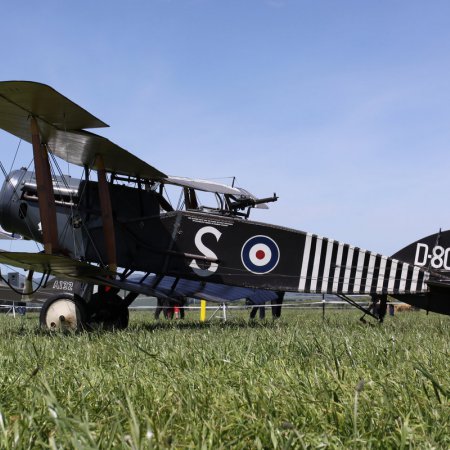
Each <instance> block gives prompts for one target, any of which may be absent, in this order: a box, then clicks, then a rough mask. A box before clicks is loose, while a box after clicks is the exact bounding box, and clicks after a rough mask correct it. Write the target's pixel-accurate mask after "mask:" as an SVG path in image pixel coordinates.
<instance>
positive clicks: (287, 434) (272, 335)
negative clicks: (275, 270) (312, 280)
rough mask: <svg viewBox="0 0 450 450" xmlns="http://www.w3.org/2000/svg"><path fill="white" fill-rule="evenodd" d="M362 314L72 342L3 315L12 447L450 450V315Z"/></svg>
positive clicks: (296, 316)
mask: <svg viewBox="0 0 450 450" xmlns="http://www.w3.org/2000/svg"><path fill="white" fill-rule="evenodd" d="M359 316H360V314H359V313H357V312H354V311H338V312H329V313H327V318H326V320H325V321H323V320H322V317H321V313H320V312H318V311H317V312H316V311H302V312H298V311H289V312H288V311H285V312H284V315H283V317H282V318H281V319H280V320H279V321H278V322H272V321H271V320H268V321H267V322H264V323H261V322H254V323H252V324H249V323H248V321H247V320H244V318H241V319H240V318H239V317H236V316H234V317H233V318H232V319H231V320H230V321H228V322H227V323H221V322H219V321H216V322H213V323H206V324H199V323H198V322H195V321H193V320H191V321H190V320H187V321H185V322H173V323H168V322H161V323H155V322H154V321H153V319H152V318H151V315H150V314H149V313H143V312H141V313H133V314H132V318H131V326H130V328H129V329H128V330H126V331H122V332H117V333H111V332H91V333H80V334H73V335H66V336H64V335H60V334H54V335H52V334H48V333H45V332H41V331H40V330H39V329H38V328H37V317H36V316H34V317H33V316H32V315H29V316H27V317H26V318H16V319H13V318H12V317H11V316H7V317H6V316H1V317H0V348H1V351H0V361H1V363H0V448H2V449H3V448H8V449H10V448H11V449H12V448H64V449H65V448H80V449H87V448H101V449H108V448H135V449H138V448H168V447H173V448H198V449H203V448H214V449H217V448H242V449H251V448H256V449H258V448H442V449H448V448H450V379H449V378H450V377H449V362H450V359H449V356H450V351H449V349H450V346H449V338H450V318H449V317H446V316H439V315H434V314H433V315H429V316H426V315H425V314H424V313H422V312H420V313H417V312H416V313H411V312H410V313H403V314H398V315H397V316H396V317H394V318H390V317H389V318H387V320H386V322H385V324H383V325H382V326H379V325H377V324H373V325H363V324H362V323H360V322H359V321H358V318H359ZM245 317H246V316H245Z"/></svg>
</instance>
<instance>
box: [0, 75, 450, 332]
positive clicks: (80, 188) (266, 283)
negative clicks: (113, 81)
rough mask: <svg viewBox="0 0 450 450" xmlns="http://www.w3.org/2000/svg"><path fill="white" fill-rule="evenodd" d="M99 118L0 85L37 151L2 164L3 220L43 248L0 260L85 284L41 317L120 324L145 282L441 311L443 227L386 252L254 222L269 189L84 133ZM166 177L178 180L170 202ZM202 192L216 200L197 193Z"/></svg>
mask: <svg viewBox="0 0 450 450" xmlns="http://www.w3.org/2000/svg"><path fill="white" fill-rule="evenodd" d="M106 126H107V125H106V124H105V123H104V122H102V121H101V120H99V119H97V118H96V117H94V116H93V115H91V114H90V113H88V112H87V111H85V110H84V109H82V108H81V107H79V106H78V105H76V104H75V103H73V102H72V101H70V100H69V99H67V98H66V97H64V96H62V95H61V94H59V93H58V92H56V91H55V90H54V89H52V88H51V87H49V86H47V85H43V84H40V83H35V82H24V81H9V82H1V83H0V128H2V129H3V130H5V131H7V132H9V133H11V134H13V135H15V136H17V137H18V138H20V139H22V140H25V141H28V142H31V144H32V149H33V156H34V171H28V170H27V169H19V170H14V171H12V172H11V173H9V174H8V173H6V171H4V172H5V173H4V175H5V181H4V183H3V187H2V190H1V192H0V225H1V226H2V227H3V228H4V229H5V230H6V231H8V232H10V233H15V234H19V235H21V236H23V237H24V238H25V239H32V240H34V241H38V242H40V243H42V244H43V246H44V251H43V252H42V253H25V252H0V263H6V264H10V265H15V266H17V267H21V268H23V269H26V270H28V271H29V273H30V274H33V272H39V273H42V274H43V282H42V283H43V284H44V285H45V280H46V277H48V276H49V275H50V274H51V275H54V276H57V277H63V278H66V279H72V280H77V281H80V282H82V284H81V286H82V288H80V290H79V292H78V293H77V294H71V295H61V294H58V295H56V296H54V297H53V298H50V299H48V300H47V301H46V303H45V304H44V306H43V308H42V311H41V318H40V321H41V324H42V325H43V326H46V327H48V328H58V329H59V328H65V327H68V328H78V327H81V326H84V325H85V324H89V323H103V324H105V325H112V326H115V327H117V328H124V327H126V326H127V324H128V306H129V305H130V304H131V303H132V302H133V301H134V299H135V298H136V297H137V296H138V295H139V294H141V293H142V294H147V295H155V296H157V297H163V298H164V297H168V298H176V297H180V296H190V297H197V298H203V299H207V300H211V301H218V302H223V301H227V300H228V301H231V300H237V299H241V298H251V299H253V301H254V302H255V303H264V302H266V301H269V300H274V299H276V298H281V297H282V295H283V293H284V292H304V293H327V294H336V295H338V296H340V297H341V298H343V299H345V300H347V301H348V302H349V303H351V304H354V305H355V306H357V307H360V308H362V307H361V306H359V305H358V304H357V303H355V302H354V301H353V300H352V298H351V297H349V296H350V295H352V294H361V295H371V296H372V297H373V298H374V299H376V298H378V297H379V298H380V300H381V302H382V303H384V304H385V303H386V297H387V295H390V296H393V297H395V298H397V299H399V300H401V301H404V302H407V303H410V304H412V305H415V306H418V307H420V308H425V309H427V310H429V311H435V312H440V313H444V314H450V301H449V300H448V295H449V292H450V257H449V256H450V255H449V252H450V231H446V232H439V233H437V234H434V235H431V236H428V237H426V238H424V239H421V240H419V241H417V242H415V243H413V244H411V245H409V246H407V247H405V248H404V249H403V250H400V251H399V252H398V253H396V254H395V255H393V256H392V257H386V256H382V255H380V254H378V253H374V252H370V251H367V250H363V249H361V248H357V247H353V246H351V245H348V244H345V243H343V242H338V241H335V240H332V239H327V238H324V237H320V236H317V235H315V234H310V233H305V232H302V231H295V230H292V229H288V228H283V227H279V226H274V225H268V224H264V223H259V222H254V221H251V220H249V214H250V212H251V209H252V208H267V203H269V202H274V201H276V200H277V197H276V196H275V194H274V195H273V196H272V197H268V198H263V199H258V198H256V197H255V196H253V195H252V194H250V193H249V192H248V191H246V190H245V189H242V188H238V187H235V186H228V185H225V184H220V183H216V182H212V181H204V180H193V179H187V178H182V177H174V176H169V175H167V174H165V173H164V172H161V171H160V170H158V169H156V168H154V167H152V166H151V165H149V164H148V163H146V162H144V161H142V160H141V159H139V158H137V157H136V156H134V155H132V154H131V153H129V152H128V151H126V150H124V149H123V148H121V147H119V146H118V145H116V144H114V143H112V142H111V141H109V140H108V139H106V138H104V137H102V136H99V135H97V134H94V133H91V132H89V131H86V129H90V128H98V127H106ZM55 157H59V158H61V159H63V160H65V161H67V162H69V163H72V164H76V165H79V166H82V167H83V168H84V173H83V176H82V177H80V178H81V179H75V178H72V177H69V176H64V175H63V174H62V172H61V171H60V169H59V165H58V160H57V159H56V158H55ZM52 168H53V170H52ZM93 171H96V172H97V177H96V178H97V180H95V179H93V177H92V172H93ZM56 172H58V173H56ZM168 186H177V187H178V188H179V189H180V191H181V194H182V197H181V198H182V201H181V202H179V205H178V207H173V206H172V204H171V203H170V202H169V201H168V199H167V196H166V192H167V189H166V188H167V187H168ZM205 192H206V193H209V194H210V195H211V196H212V198H213V199H214V202H215V204H209V205H205V204H203V203H204V202H202V201H201V200H200V199H201V195H200V194H201V193H205ZM202 195H203V194H202ZM31 276H32V275H31ZM92 286H99V289H98V291H97V292H96V293H93V289H92ZM120 289H123V290H125V291H127V292H129V293H128V294H127V295H126V296H125V298H121V297H120V296H118V292H119V290H120ZM365 312H366V313H369V314H373V313H371V312H370V311H368V310H365Z"/></svg>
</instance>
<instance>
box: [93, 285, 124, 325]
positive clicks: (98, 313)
mask: <svg viewBox="0 0 450 450" xmlns="http://www.w3.org/2000/svg"><path fill="white" fill-rule="evenodd" d="M88 311H89V318H88V322H89V324H90V325H91V327H92V328H96V327H98V326H100V327H102V328H103V329H105V330H124V329H125V328H127V327H128V323H129V321H130V312H129V311H128V307H127V306H125V305H124V304H123V300H122V298H121V297H120V296H119V295H117V294H113V295H107V294H106V295H103V296H100V294H99V293H98V292H97V293H96V294H93V295H92V297H91V300H90V302H89V303H88Z"/></svg>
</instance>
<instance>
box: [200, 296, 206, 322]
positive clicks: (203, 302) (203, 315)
mask: <svg viewBox="0 0 450 450" xmlns="http://www.w3.org/2000/svg"><path fill="white" fill-rule="evenodd" d="M205 320H206V300H200V322H204V321H205Z"/></svg>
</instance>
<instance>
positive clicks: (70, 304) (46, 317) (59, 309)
mask: <svg viewBox="0 0 450 450" xmlns="http://www.w3.org/2000/svg"><path fill="white" fill-rule="evenodd" d="M85 318H86V306H85V303H84V301H83V300H82V299H81V298H80V297H78V296H76V295H69V294H57V295H54V296H52V297H50V298H49V299H48V300H47V301H46V302H45V303H44V305H43V306H42V309H41V313H40V315H39V323H40V326H41V327H42V328H46V329H48V330H52V331H79V330H81V329H82V328H83V326H84V324H85Z"/></svg>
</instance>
